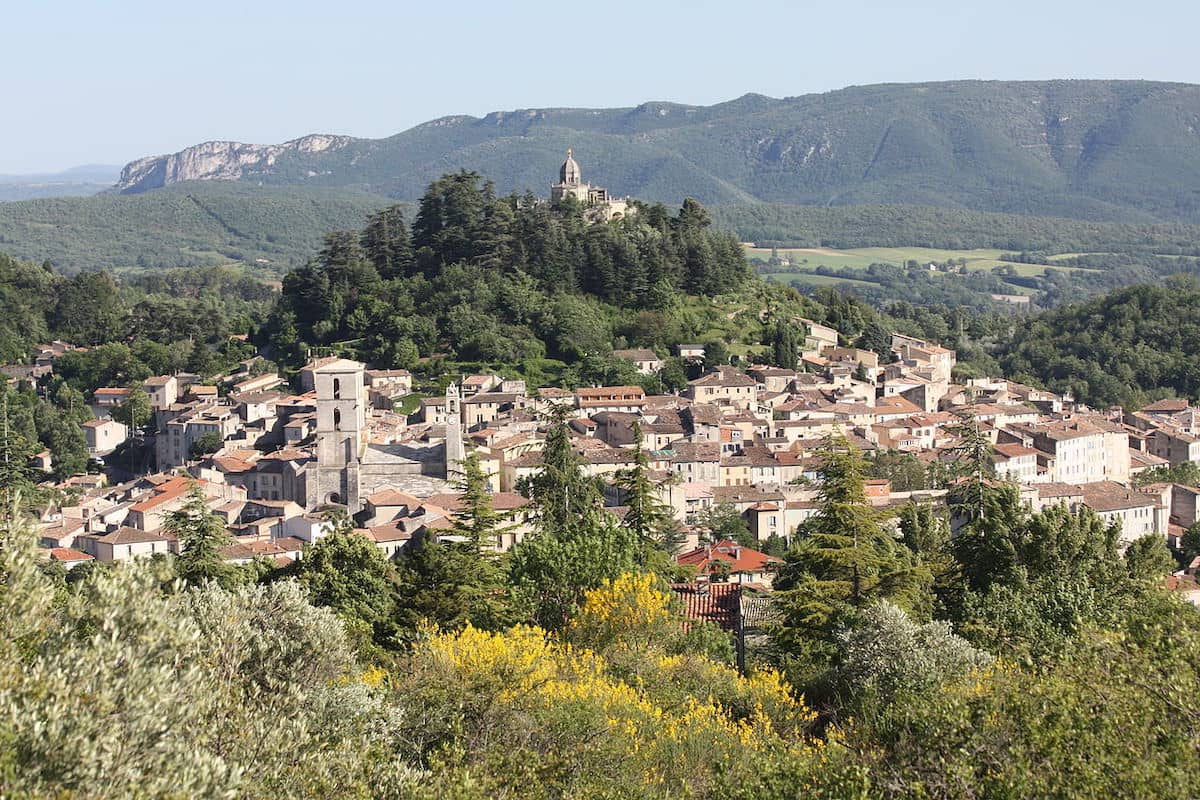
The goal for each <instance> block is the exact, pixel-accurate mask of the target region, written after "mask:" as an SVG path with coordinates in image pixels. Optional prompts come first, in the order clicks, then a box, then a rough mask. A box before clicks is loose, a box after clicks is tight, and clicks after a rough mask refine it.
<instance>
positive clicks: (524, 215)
mask: <svg viewBox="0 0 1200 800" xmlns="http://www.w3.org/2000/svg"><path fill="white" fill-rule="evenodd" d="M584 211H585V210H584V209H582V208H580V207H578V206H576V205H572V204H564V205H563V206H562V207H559V208H553V207H551V206H549V205H548V204H546V203H542V202H537V201H535V200H534V198H532V197H531V196H526V197H523V198H522V197H516V196H509V197H498V196H496V194H495V192H494V190H493V189H492V187H491V184H490V183H486V182H484V181H483V180H482V179H481V178H480V176H478V175H476V174H475V173H467V172H462V173H456V174H451V175H446V176H444V177H442V178H441V179H439V180H438V181H436V182H434V183H433V184H431V185H430V187H429V189H428V191H427V192H426V194H425V196H424V197H423V198H422V199H421V202H420V204H419V206H418V209H417V211H416V214H415V215H414V217H413V219H412V224H411V226H410V225H409V224H408V223H407V221H406V219H405V217H404V214H403V212H402V210H401V209H399V208H392V209H388V210H385V211H383V212H380V213H379V214H376V215H374V216H372V217H371V218H370V219H369V220H368V221H367V226H366V228H364V229H363V230H361V231H340V232H333V233H330V234H329V235H327V236H326V239H325V245H324V247H323V248H322V249H321V251H320V253H319V254H318V256H317V258H316V259H314V260H313V261H312V262H311V263H309V264H308V265H306V266H305V267H303V268H301V269H299V270H296V271H294V272H292V273H290V274H288V275H287V277H286V278H285V279H284V286H283V295H282V297H281V301H280V303H279V306H278V307H277V308H276V310H275V313H274V314H273V315H272V318H271V320H270V322H269V325H268V331H267V333H268V338H269V341H270V343H271V346H272V348H273V352H274V353H275V355H276V357H277V358H279V359H281V360H283V361H287V362H293V361H294V360H295V359H297V358H300V357H302V355H303V353H304V352H306V351H307V350H308V349H309V348H311V347H326V348H334V349H338V350H340V351H342V352H348V353H355V354H358V355H361V356H363V357H365V358H367V359H369V360H371V361H374V362H376V363H379V364H381V365H385V366H392V367H407V368H411V367H413V366H414V365H415V364H416V363H417V361H418V359H422V358H432V357H435V356H438V355H440V356H443V357H449V358H452V359H454V360H457V361H460V362H464V361H465V362H485V363H494V364H497V365H504V366H507V367H509V368H511V367H513V366H520V367H521V368H523V369H524V370H525V374H526V375H529V376H531V377H536V374H537V373H538V372H539V371H540V369H541V368H542V365H545V364H546V362H547V360H548V359H549V360H552V361H555V362H557V363H559V364H560V365H563V366H566V365H568V364H577V363H580V362H584V361H587V360H588V359H595V358H597V357H601V358H602V357H604V356H606V355H607V354H608V353H609V352H610V351H611V350H612V349H613V348H614V347H623V346H642V347H655V348H659V349H666V348H667V347H669V346H670V345H672V344H675V343H678V342H680V341H683V340H684V339H694V338H697V337H704V336H706V335H708V336H709V338H724V337H725V336H726V335H727V334H725V332H724V329H726V328H734V327H736V326H733V325H732V324H731V321H730V319H728V318H727V317H726V315H725V313H723V311H722V306H721V305H720V304H716V303H714V302H712V300H711V299H706V298H713V297H715V296H717V295H728V294H733V293H738V292H744V291H747V290H749V291H750V293H751V295H752V294H753V291H754V287H756V286H758V284H757V282H756V281H753V280H752V279H753V273H752V271H751V270H750V269H749V266H748V265H747V263H746V260H745V256H744V254H743V253H742V250H741V247H740V246H739V245H738V243H737V241H736V240H735V239H734V238H733V237H731V236H729V235H727V234H721V233H718V232H715V231H713V230H711V228H710V223H709V219H708V215H707V212H706V211H705V209H704V208H703V207H702V206H700V205H699V204H698V203H696V202H695V201H692V200H688V201H686V202H685V203H684V204H683V205H682V207H681V208H680V209H679V211H678V212H677V213H674V214H672V213H671V212H669V211H668V210H667V209H666V208H665V207H664V206H661V205H653V206H651V205H643V206H641V207H640V209H639V211H638V212H637V213H636V214H633V215H630V216H628V217H626V218H625V219H621V220H616V221H613V222H610V223H605V224H590V223H589V222H588V221H587V220H585V213H584ZM754 313H756V310H755V312H754ZM714 325H720V326H722V330H719V331H718V332H717V335H713V334H712V326H714ZM753 327H754V329H756V330H757V328H758V324H757V321H755V323H754V326H753ZM621 363H623V362H621ZM607 366H608V365H606V364H604V363H598V364H597V365H595V366H594V367H592V366H587V365H585V367H584V368H585V369H589V370H590V369H593V368H597V369H606V368H607ZM626 366H629V365H626ZM598 377H599V376H592V377H585V378H584V379H585V380H588V381H591V380H596V379H597V378H598Z"/></svg>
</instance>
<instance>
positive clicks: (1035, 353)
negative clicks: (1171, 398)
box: [997, 278, 1200, 408]
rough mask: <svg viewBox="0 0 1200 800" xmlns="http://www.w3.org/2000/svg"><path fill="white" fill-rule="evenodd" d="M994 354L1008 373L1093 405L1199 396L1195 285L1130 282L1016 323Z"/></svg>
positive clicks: (1188, 281)
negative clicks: (1009, 335)
mask: <svg viewBox="0 0 1200 800" xmlns="http://www.w3.org/2000/svg"><path fill="white" fill-rule="evenodd" d="M997 357H998V358H999V361H1000V364H1001V366H1002V367H1003V369H1004V371H1005V374H1007V375H1009V376H1011V377H1013V378H1016V379H1018V380H1019V379H1021V378H1027V379H1030V380H1033V381H1034V382H1036V383H1040V384H1043V385H1045V386H1048V387H1049V388H1051V389H1054V390H1056V391H1065V390H1070V391H1072V392H1074V393H1075V395H1076V397H1077V398H1078V399H1080V400H1082V401H1083V402H1086V403H1088V404H1090V405H1093V406H1097V407H1103V406H1105V405H1108V404H1112V403H1120V404H1122V405H1125V406H1129V407H1133V408H1137V407H1138V406H1141V405H1143V404H1145V403H1146V402H1148V401H1151V400H1154V399H1157V398H1159V397H1162V396H1164V395H1179V396H1181V397H1187V398H1191V399H1195V398H1196V397H1197V396H1200V283H1197V282H1196V280H1195V279H1194V278H1178V279H1174V280H1171V281H1170V282H1169V283H1168V285H1166V286H1164V287H1156V286H1131V287H1129V288H1126V289H1121V290H1118V291H1115V292H1112V293H1110V294H1106V295H1104V296H1102V297H1099V298H1096V299H1095V300H1092V301H1089V302H1087V303H1083V304H1079V305H1067V306H1062V307H1061V308H1057V309H1054V310H1052V311H1048V312H1046V313H1044V314H1041V315H1039V316H1037V317H1034V318H1032V319H1030V320H1028V321H1026V323H1025V324H1022V325H1018V326H1014V328H1013V333H1012V336H1011V338H1010V339H1008V340H1007V341H1005V342H1004V344H1003V345H1002V346H1001V347H1000V349H999V351H998V353H997Z"/></svg>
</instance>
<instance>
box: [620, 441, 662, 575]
mask: <svg viewBox="0 0 1200 800" xmlns="http://www.w3.org/2000/svg"><path fill="white" fill-rule="evenodd" d="M633 441H634V450H633V453H634V458H633V464H632V465H631V466H630V467H628V468H627V469H623V470H620V471H619V472H618V473H617V475H616V480H615V481H614V483H615V484H616V486H617V487H618V488H619V489H620V490H621V493H622V495H623V499H624V504H625V506H626V507H627V508H628V509H629V510H628V511H626V512H625V517H624V519H623V520H622V521H621V524H622V525H623V526H624V527H625V528H626V529H627V530H629V531H630V532H631V533H632V534H633V535H634V537H635V538H636V540H637V541H638V543H639V545H640V548H641V554H640V560H641V561H642V563H645V561H646V558H647V555H648V554H649V553H650V552H651V551H652V550H656V549H657V550H665V548H666V544H667V542H666V541H665V538H666V537H667V536H669V535H670V533H671V530H672V526H671V525H670V523H671V510H670V508H668V507H667V506H666V505H664V504H663V502H662V501H661V500H660V499H659V485H658V484H657V483H655V481H654V479H653V477H652V476H651V474H650V459H649V457H648V456H647V455H646V451H645V450H644V449H643V448H642V429H641V425H639V424H638V423H636V422H635V423H634V424H633Z"/></svg>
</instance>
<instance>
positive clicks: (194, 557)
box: [163, 484, 234, 586]
mask: <svg viewBox="0 0 1200 800" xmlns="http://www.w3.org/2000/svg"><path fill="white" fill-rule="evenodd" d="M163 530H164V531H165V532H166V533H168V534H171V535H172V536H174V537H175V538H176V539H178V541H179V543H180V544H181V545H182V547H183V550H182V552H181V553H180V555H179V558H178V559H176V561H175V574H176V575H178V576H179V578H180V579H181V580H183V581H184V582H185V583H187V584H188V585H191V586H197V585H200V584H204V583H207V582H209V581H213V582H216V583H218V584H221V585H222V586H229V585H230V584H231V583H232V582H233V578H234V570H233V569H232V568H231V567H230V565H228V564H226V563H225V561H224V560H223V559H222V558H221V548H222V547H223V546H224V545H226V544H228V543H229V541H230V536H229V533H228V532H227V531H226V530H225V523H224V521H223V520H222V519H221V518H220V517H218V516H217V515H216V514H215V513H213V512H212V511H211V510H210V509H209V507H208V498H207V497H205V495H204V490H203V489H202V488H200V485H199V484H193V485H192V487H191V489H190V490H189V491H188V499H187V502H186V503H184V505H183V507H182V508H180V509H179V510H178V511H173V512H171V513H170V514H169V515H168V516H167V519H166V521H165V522H164V523H163Z"/></svg>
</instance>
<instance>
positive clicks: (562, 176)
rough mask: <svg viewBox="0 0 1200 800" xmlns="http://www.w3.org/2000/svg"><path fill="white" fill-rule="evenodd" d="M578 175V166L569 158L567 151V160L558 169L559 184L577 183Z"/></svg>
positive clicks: (569, 154)
mask: <svg viewBox="0 0 1200 800" xmlns="http://www.w3.org/2000/svg"><path fill="white" fill-rule="evenodd" d="M579 178H580V173H579V164H577V163H576V162H575V159H574V158H572V156H571V151H570V150H569V149H568V150H567V160H566V161H564V162H563V163H562V166H561V167H559V168H558V182H559V183H579Z"/></svg>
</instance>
